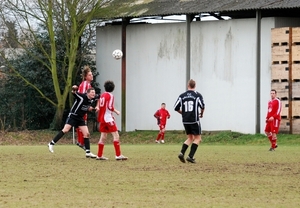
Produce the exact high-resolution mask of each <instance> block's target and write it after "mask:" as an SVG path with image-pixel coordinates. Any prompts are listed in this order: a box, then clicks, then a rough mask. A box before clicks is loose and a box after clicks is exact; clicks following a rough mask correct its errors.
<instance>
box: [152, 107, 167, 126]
mask: <svg viewBox="0 0 300 208" xmlns="http://www.w3.org/2000/svg"><path fill="white" fill-rule="evenodd" d="M154 117H155V118H157V119H158V120H159V124H160V125H166V124H167V119H168V118H170V114H169V111H168V110H166V109H164V108H161V109H159V110H157V111H156V112H155V114H154Z"/></svg>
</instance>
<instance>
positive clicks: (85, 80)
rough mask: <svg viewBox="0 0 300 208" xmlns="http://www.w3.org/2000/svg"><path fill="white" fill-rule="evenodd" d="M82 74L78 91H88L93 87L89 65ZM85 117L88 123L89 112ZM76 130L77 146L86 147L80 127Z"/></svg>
mask: <svg viewBox="0 0 300 208" xmlns="http://www.w3.org/2000/svg"><path fill="white" fill-rule="evenodd" d="M81 76H82V82H81V84H80V85H79V87H78V92H79V93H86V91H87V90H88V89H89V88H91V87H92V86H91V82H92V81H93V73H92V71H91V69H90V67H89V66H84V68H83V70H82V74H81ZM83 119H84V120H85V122H86V123H87V114H85V115H84V117H83ZM76 132H77V143H76V144H77V146H79V147H80V148H82V149H85V148H84V138H83V134H82V132H81V130H80V129H79V128H76Z"/></svg>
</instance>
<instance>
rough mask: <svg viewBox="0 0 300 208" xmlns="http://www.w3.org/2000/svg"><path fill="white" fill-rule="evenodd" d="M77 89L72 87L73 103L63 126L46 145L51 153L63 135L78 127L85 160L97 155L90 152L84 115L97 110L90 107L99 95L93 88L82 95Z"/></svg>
mask: <svg viewBox="0 0 300 208" xmlns="http://www.w3.org/2000/svg"><path fill="white" fill-rule="evenodd" d="M77 89H78V87H77V86H76V85H74V86H73V87H72V93H73V95H74V98H75V102H74V104H73V106H72V108H71V110H70V113H69V115H68V118H67V120H66V123H65V126H64V128H63V129H62V130H61V131H60V132H58V134H57V135H56V136H55V137H54V138H53V140H52V141H51V142H50V143H49V144H48V148H49V151H50V152H52V153H53V152H54V151H53V146H54V144H55V143H57V142H58V140H60V139H61V138H62V137H63V136H64V134H65V133H67V132H68V131H70V129H71V128H72V127H73V126H74V127H78V128H79V129H80V130H81V131H82V133H83V137H84V146H85V156H86V157H87V158H96V157H97V155H94V154H93V153H91V151H90V139H89V137H90V133H89V130H88V127H87V124H86V122H85V120H84V115H85V114H86V113H87V112H88V111H93V110H98V109H97V107H96V108H93V107H92V106H91V105H92V104H93V103H95V102H96V101H97V100H98V99H99V95H96V93H95V89H94V88H89V89H88V90H87V92H86V93H84V94H82V93H78V92H77Z"/></svg>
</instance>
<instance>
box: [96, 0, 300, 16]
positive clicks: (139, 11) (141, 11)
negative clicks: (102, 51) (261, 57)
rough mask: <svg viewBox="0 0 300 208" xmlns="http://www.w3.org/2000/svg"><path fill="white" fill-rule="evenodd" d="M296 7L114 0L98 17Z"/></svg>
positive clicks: (279, 0)
mask: <svg viewBox="0 0 300 208" xmlns="http://www.w3.org/2000/svg"><path fill="white" fill-rule="evenodd" d="M295 8H296V9H299V8H300V1H299V0H135V1H132V0H113V1H111V2H110V3H107V5H105V6H104V7H103V9H102V10H101V11H100V12H99V14H98V15H97V18H101V19H115V18H124V17H128V18H135V17H147V16H168V15H181V14H200V13H210V12H213V13H219V12H238V11H249V10H253V11H255V10H258V9H260V10H271V9H276V10H277V9H295ZM299 15H300V14H299Z"/></svg>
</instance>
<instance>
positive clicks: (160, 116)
mask: <svg viewBox="0 0 300 208" xmlns="http://www.w3.org/2000/svg"><path fill="white" fill-rule="evenodd" d="M154 117H155V118H156V119H157V125H158V126H159V132H158V135H157V137H156V140H155V142H156V143H160V140H161V143H165V130H166V124H167V119H169V118H170V113H169V111H168V110H167V109H166V104H165V103H162V104H161V107H160V109H158V110H157V111H156V112H155V113H154Z"/></svg>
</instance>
